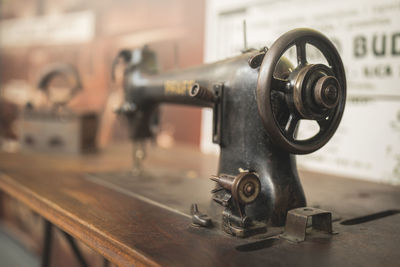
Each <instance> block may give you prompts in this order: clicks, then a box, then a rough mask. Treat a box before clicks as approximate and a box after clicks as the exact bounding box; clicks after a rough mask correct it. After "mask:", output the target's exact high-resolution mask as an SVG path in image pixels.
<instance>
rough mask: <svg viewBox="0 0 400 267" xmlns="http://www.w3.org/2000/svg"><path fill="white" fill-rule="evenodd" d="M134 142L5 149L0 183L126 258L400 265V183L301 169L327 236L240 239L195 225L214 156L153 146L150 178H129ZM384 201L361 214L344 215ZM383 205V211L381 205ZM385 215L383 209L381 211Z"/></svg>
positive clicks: (129, 261)
mask: <svg viewBox="0 0 400 267" xmlns="http://www.w3.org/2000/svg"><path fill="white" fill-rule="evenodd" d="M130 156H131V151H130V145H129V144H124V145H119V146H114V147H111V148H109V149H107V150H105V151H102V152H101V153H99V154H96V155H86V156H56V155H38V154H10V153H0V189H1V190H2V191H4V192H6V193H7V194H9V195H11V196H12V197H14V198H16V199H18V200H20V201H22V202H23V203H24V204H26V205H27V206H29V207H30V208H31V209H32V210H34V211H36V212H37V213H39V214H40V215H41V216H43V217H45V218H46V219H47V220H49V221H51V222H52V223H54V224H55V225H57V226H58V227H59V228H61V229H62V230H64V231H66V232H68V233H69V234H71V235H72V236H73V237H75V238H77V239H79V240H81V241H82V242H84V243H85V244H87V245H88V246H89V247H91V248H92V249H94V250H96V251H97V252H99V253H100V254H102V255H103V256H104V257H106V258H107V259H109V260H110V261H111V262H113V263H115V264H118V265H124V266H132V265H135V266H142V265H146V266H148V265H161V266H243V265H246V266H266V265H268V264H270V265H273V266H293V265H297V266H302V265H304V266H305V265H316V266H378V265H379V266H397V265H398V262H399V261H400V253H399V252H398V251H399V250H398V248H399V247H400V227H399V225H400V214H396V213H397V212H398V209H399V207H400V188H399V187H394V186H389V185H382V184H375V183H370V182H364V181H358V180H352V179H344V178H338V177H331V176H328V175H322V174H317V173H311V172H301V180H302V183H303V186H304V189H305V193H306V196H307V200H308V205H309V206H317V207H320V208H322V209H325V210H329V211H333V213H334V217H335V218H337V221H336V222H335V223H334V230H335V231H337V232H338V233H339V234H337V235H334V236H332V237H330V238H328V239H327V238H318V237H315V238H311V239H308V240H307V241H306V242H303V243H300V244H293V243H290V242H288V241H285V240H282V239H279V238H277V237H273V238H268V239H254V238H248V239H240V238H235V237H231V236H229V235H227V234H225V233H223V232H222V231H220V230H218V229H203V228H195V227H192V226H191V219H190V216H189V215H188V210H189V206H190V204H191V203H193V202H200V203H205V201H207V200H208V199H210V192H209V190H208V189H209V188H211V186H212V183H211V182H210V181H209V180H208V179H207V178H208V177H209V175H210V174H214V173H215V171H216V167H217V157H215V156H206V155H203V154H201V153H199V152H198V151H196V150H195V149H193V148H185V147H177V148H174V149H172V150H164V149H159V148H153V149H150V151H149V159H148V160H146V162H145V169H146V170H149V173H151V175H147V177H150V178H147V180H145V179H140V178H139V179H138V178H135V179H134V178H129V175H126V173H127V171H128V170H129V169H130V165H131V159H130ZM384 211H392V213H391V214H392V215H391V216H381V217H382V218H379V216H375V217H376V218H375V217H374V216H372V217H371V218H373V219H371V218H370V219H368V220H365V222H364V223H361V224H352V225H343V224H341V222H343V221H344V220H347V219H351V218H355V217H359V216H364V215H369V214H374V213H378V214H380V213H381V212H384ZM382 214H385V213H382ZM378 218H379V219H378Z"/></svg>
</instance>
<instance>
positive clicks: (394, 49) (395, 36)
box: [392, 32, 400, 56]
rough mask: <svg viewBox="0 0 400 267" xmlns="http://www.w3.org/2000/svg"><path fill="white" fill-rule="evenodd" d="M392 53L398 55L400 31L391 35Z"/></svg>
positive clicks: (399, 53)
mask: <svg viewBox="0 0 400 267" xmlns="http://www.w3.org/2000/svg"><path fill="white" fill-rule="evenodd" d="M392 55H393V56H399V55H400V32H398V33H395V34H393V35H392Z"/></svg>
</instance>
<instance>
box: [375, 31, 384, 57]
mask: <svg viewBox="0 0 400 267" xmlns="http://www.w3.org/2000/svg"><path fill="white" fill-rule="evenodd" d="M377 40H378V36H376V35H374V38H373V41H372V51H373V52H374V54H375V56H384V55H385V50H386V35H382V38H381V40H382V41H381V49H380V51H378V49H377V45H376V43H377Z"/></svg>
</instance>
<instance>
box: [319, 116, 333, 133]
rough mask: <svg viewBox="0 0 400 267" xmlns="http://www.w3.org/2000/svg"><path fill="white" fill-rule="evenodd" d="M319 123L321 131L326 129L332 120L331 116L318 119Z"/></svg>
mask: <svg viewBox="0 0 400 267" xmlns="http://www.w3.org/2000/svg"><path fill="white" fill-rule="evenodd" d="M317 123H318V125H319V131H320V132H321V131H324V130H325V129H326V128H327V127H328V126H329V123H330V121H329V118H328V119H326V118H323V119H322V120H318V121H317Z"/></svg>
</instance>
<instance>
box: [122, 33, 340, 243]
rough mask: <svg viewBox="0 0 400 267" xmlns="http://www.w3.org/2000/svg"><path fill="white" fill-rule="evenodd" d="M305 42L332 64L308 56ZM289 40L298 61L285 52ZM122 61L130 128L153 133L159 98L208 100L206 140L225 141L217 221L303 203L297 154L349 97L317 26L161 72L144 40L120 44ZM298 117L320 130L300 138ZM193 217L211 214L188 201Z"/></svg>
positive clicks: (238, 222) (261, 226) (279, 217)
mask: <svg viewBox="0 0 400 267" xmlns="http://www.w3.org/2000/svg"><path fill="white" fill-rule="evenodd" d="M306 44H311V45H313V46H314V47H316V48H317V49H318V50H319V51H320V52H321V53H322V55H323V56H324V57H325V59H326V61H327V62H328V64H327V65H326V64H310V63H308V62H307V54H306ZM293 46H295V47H296V53H297V65H296V66H293V65H292V64H291V63H290V62H289V61H288V60H287V59H286V58H285V57H283V54H284V53H285V51H287V50H288V49H289V48H291V47H293ZM120 57H122V58H123V59H124V60H125V61H126V62H127V63H128V64H127V66H126V69H125V78H124V88H125V102H124V104H123V105H122V106H121V108H120V110H119V111H120V112H121V113H123V114H125V115H126V117H127V118H128V119H129V127H130V131H131V137H132V139H133V141H134V142H136V143H137V142H140V141H143V140H145V139H148V138H151V137H153V136H154V134H155V132H154V130H153V129H154V127H153V126H154V125H155V124H157V120H156V119H154V118H155V117H156V116H155V115H156V114H157V112H158V109H157V107H158V105H159V104H161V103H176V104H184V105H195V106H200V107H210V108H212V109H213V114H214V116H213V133H212V139H213V142H214V143H217V144H219V145H220V147H221V153H220V160H219V169H218V173H217V174H216V175H213V176H212V177H211V179H212V180H213V181H215V182H216V183H217V186H216V188H215V189H214V190H213V196H212V199H213V200H214V201H215V202H216V203H218V204H220V205H221V206H222V207H223V208H224V211H223V212H222V221H221V225H222V227H223V229H224V230H225V231H226V232H228V233H231V234H233V235H236V236H248V235H252V234H256V233H260V232H263V231H265V229H266V225H277V226H281V225H283V224H284V223H285V218H286V215H287V212H288V211H289V210H291V209H293V208H298V207H304V206H306V200H305V196H304V193H303V189H302V186H301V184H300V182H299V179H298V174H297V169H296V163H295V157H294V155H293V154H307V153H311V152H313V151H315V150H317V149H319V148H321V147H322V146H323V145H325V144H326V143H327V142H328V141H329V139H330V138H331V137H332V135H333V134H334V133H335V131H336V129H337V127H338V125H339V123H340V120H341V117H342V114H343V111H344V106H345V100H346V78H345V72H344V67H343V64H342V61H341V58H340V56H339V54H338V52H337V50H336V48H335V47H334V45H333V44H332V43H331V42H330V41H329V40H328V39H327V38H326V37H325V36H324V35H322V34H321V33H318V32H316V31H313V30H309V29H296V30H293V31H290V32H288V33H286V34H284V35H282V36H281V37H280V38H279V39H278V40H276V41H275V43H274V44H273V45H272V46H271V47H270V48H269V49H267V48H264V49H261V50H250V51H247V52H244V53H243V54H241V55H239V56H237V57H234V58H230V59H226V60H223V61H220V62H216V63H214V64H209V65H202V66H199V67H197V68H190V69H186V70H179V71H175V72H169V73H161V74H157V70H156V69H157V68H156V59H155V55H154V54H153V53H152V52H151V51H149V50H148V49H147V48H144V49H140V50H134V51H132V52H130V51H122V52H121V53H120ZM300 120H314V121H316V122H317V123H318V126H319V130H318V132H317V133H315V135H314V136H311V137H309V138H307V139H298V138H297V128H298V125H299V121H300ZM192 213H193V215H194V216H193V218H194V219H193V220H194V222H195V223H197V224H199V225H203V226H207V225H209V223H210V221H209V218H207V217H206V216H203V215H201V214H200V213H199V212H198V211H197V209H196V207H195V206H194V207H193V210H192Z"/></svg>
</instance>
